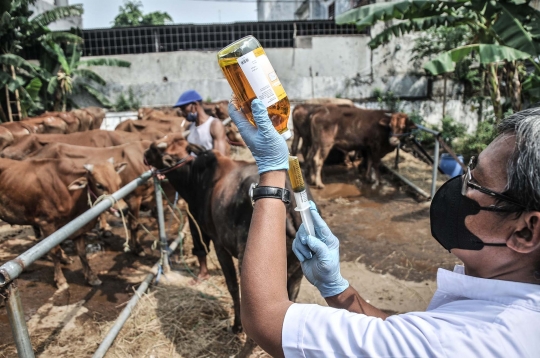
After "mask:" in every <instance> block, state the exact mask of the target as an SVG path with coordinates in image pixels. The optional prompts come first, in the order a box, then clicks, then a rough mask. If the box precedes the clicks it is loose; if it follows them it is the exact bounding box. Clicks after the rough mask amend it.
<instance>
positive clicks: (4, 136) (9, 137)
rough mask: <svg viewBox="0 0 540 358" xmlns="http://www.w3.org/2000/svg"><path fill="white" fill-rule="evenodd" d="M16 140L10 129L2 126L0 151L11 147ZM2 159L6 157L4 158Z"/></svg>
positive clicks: (0, 130) (0, 128) (0, 129)
mask: <svg viewBox="0 0 540 358" xmlns="http://www.w3.org/2000/svg"><path fill="white" fill-rule="evenodd" d="M14 140H15V138H13V134H11V132H10V131H9V130H8V129H6V128H4V127H1V126H0V150H2V149H4V148H5V147H7V146H9V145H11V144H12V143H13V141H14ZM2 158H4V157H3V156H2Z"/></svg>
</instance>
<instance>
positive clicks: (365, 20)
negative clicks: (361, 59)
mask: <svg viewBox="0 0 540 358" xmlns="http://www.w3.org/2000/svg"><path fill="white" fill-rule="evenodd" d="M529 3H530V0H499V1H492V0H457V1H441V0H435V1H429V0H428V1H424V0H417V1H415V0H408V1H394V2H389V3H376V4H372V5H367V6H363V7H360V8H357V9H353V10H350V11H348V12H346V13H344V14H342V15H340V16H338V17H337V18H336V23H338V24H349V23H354V24H356V26H357V27H358V29H359V30H362V29H365V28H366V27H369V26H372V25H374V24H375V23H376V22H378V21H390V20H399V21H398V22H397V23H395V24H392V25H390V26H389V27H387V28H386V29H384V30H383V31H382V32H381V33H379V34H377V35H376V36H374V37H373V38H372V40H371V41H370V42H369V46H370V47H371V48H373V49H374V48H377V47H379V46H381V45H383V44H386V43H388V42H389V41H390V40H391V39H392V38H393V37H397V36H401V35H403V34H406V33H409V32H416V31H424V30H427V29H430V28H437V27H457V26H467V27H468V29H469V31H470V33H471V34H472V36H470V37H469V40H468V41H469V43H467V44H465V45H464V46H461V47H458V48H456V49H453V50H451V51H447V52H444V53H442V54H441V55H440V56H439V57H438V58H436V59H435V60H432V61H430V62H428V63H427V64H426V65H425V69H426V70H427V71H428V72H430V73H431V74H433V75H438V74H443V73H448V72H453V71H454V69H455V63H456V62H457V61H459V60H462V59H463V58H464V57H465V56H469V55H475V56H476V57H477V59H478V58H479V61H480V63H481V64H484V65H485V66H483V68H484V69H485V71H486V75H487V76H488V78H489V79H490V80H489V83H490V86H489V89H490V95H491V99H492V101H494V103H493V105H494V107H495V111H496V116H497V118H499V119H500V118H501V117H502V107H501V104H500V88H499V87H500V86H499V79H498V78H499V76H498V72H499V68H500V66H499V65H500V64H503V65H506V66H507V67H508V69H509V70H508V71H506V72H507V75H509V77H508V78H507V80H506V82H511V83H512V87H513V88H515V89H517V88H521V83H520V81H519V76H518V77H516V73H517V70H518V69H517V68H516V66H517V64H519V63H520V61H523V60H527V61H529V62H530V63H532V64H533V66H535V67H536V68H537V69H540V68H539V67H538V63H537V61H538V56H539V55H540V11H538V10H536V9H534V8H532V7H531V6H529ZM503 67H504V66H503ZM511 100H512V104H513V107H514V109H515V110H519V109H520V107H521V98H519V99H518V98H517V96H511Z"/></svg>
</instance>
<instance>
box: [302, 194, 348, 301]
mask: <svg viewBox="0 0 540 358" xmlns="http://www.w3.org/2000/svg"><path fill="white" fill-rule="evenodd" d="M310 204H311V210H310V211H311V215H312V217H313V225H314V227H315V236H316V237H313V236H310V235H308V233H307V232H306V229H305V227H304V224H302V225H301V226H300V229H299V230H298V232H297V233H296V238H295V239H294V241H293V246H292V248H293V251H294V254H295V255H296V257H298V260H300V262H301V264H302V271H303V272H304V275H305V276H306V278H307V279H308V281H309V282H310V283H311V284H312V285H314V286H315V287H317V289H318V290H319V291H320V292H321V295H322V296H323V297H331V296H335V295H338V294H340V293H342V292H343V291H345V290H346V289H347V287H349V282H348V281H347V280H345V279H344V278H343V277H342V276H341V272H340V269H339V240H338V239H337V237H335V236H334V235H333V234H332V232H331V231H330V229H329V228H328V225H326V223H325V222H324V220H323V219H322V218H321V216H320V215H319V213H318V212H317V207H316V206H315V204H314V203H313V202H310Z"/></svg>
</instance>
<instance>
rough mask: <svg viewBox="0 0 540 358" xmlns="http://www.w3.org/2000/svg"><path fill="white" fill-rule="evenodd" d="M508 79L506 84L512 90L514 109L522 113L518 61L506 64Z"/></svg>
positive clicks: (511, 97)
mask: <svg viewBox="0 0 540 358" xmlns="http://www.w3.org/2000/svg"><path fill="white" fill-rule="evenodd" d="M506 68H507V78H506V82H507V83H508V87H509V89H510V91H509V92H510V94H509V97H510V100H511V102H512V109H513V110H514V112H519V111H521V105H522V103H521V81H520V80H519V71H518V63H517V62H516V61H512V62H508V63H507V64H506Z"/></svg>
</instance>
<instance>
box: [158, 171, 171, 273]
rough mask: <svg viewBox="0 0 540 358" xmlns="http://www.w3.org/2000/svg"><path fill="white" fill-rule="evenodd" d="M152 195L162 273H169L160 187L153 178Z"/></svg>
mask: <svg viewBox="0 0 540 358" xmlns="http://www.w3.org/2000/svg"><path fill="white" fill-rule="evenodd" d="M154 195H155V196H156V207H157V221H158V228H159V242H160V251H161V261H162V264H163V272H165V273H169V272H170V271H171V268H170V267H169V250H168V248H167V234H166V233H165V216H164V215H163V196H162V194H161V185H160V183H159V179H157V178H154Z"/></svg>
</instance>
